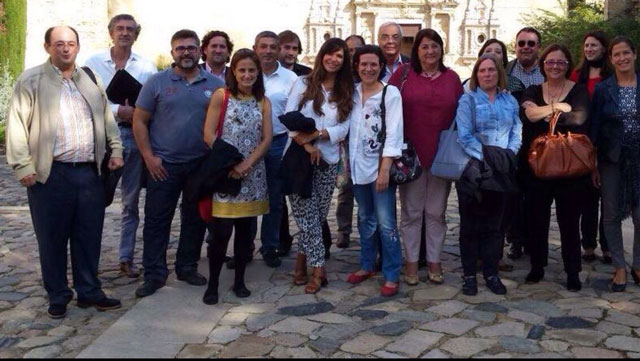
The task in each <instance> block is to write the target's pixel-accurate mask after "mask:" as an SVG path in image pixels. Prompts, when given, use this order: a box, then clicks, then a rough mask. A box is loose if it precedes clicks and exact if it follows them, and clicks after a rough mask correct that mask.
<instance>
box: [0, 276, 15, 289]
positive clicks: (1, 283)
mask: <svg viewBox="0 0 640 361" xmlns="http://www.w3.org/2000/svg"><path fill="white" fill-rule="evenodd" d="M18 283H20V278H18V277H16V276H4V277H0V288H2V287H6V286H13V285H16V284H18Z"/></svg>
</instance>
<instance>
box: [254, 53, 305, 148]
mask: <svg viewBox="0 0 640 361" xmlns="http://www.w3.org/2000/svg"><path fill="white" fill-rule="evenodd" d="M297 78H298V76H297V75H296V73H294V72H292V71H291V70H289V69H286V68H285V67H284V66H282V65H280V63H278V68H277V69H276V70H275V71H274V72H273V73H271V74H269V75H266V74H264V73H262V79H263V80H264V89H265V95H266V96H267V98H269V100H270V101H271V124H273V135H274V136H275V135H278V134H284V133H286V132H287V128H286V127H285V126H284V125H282V123H280V118H279V117H280V116H281V115H282V114H284V113H285V108H286V107H287V99H288V97H289V91H291V86H292V85H293V83H294V82H295V81H296V79H297ZM296 109H297V108H296Z"/></svg>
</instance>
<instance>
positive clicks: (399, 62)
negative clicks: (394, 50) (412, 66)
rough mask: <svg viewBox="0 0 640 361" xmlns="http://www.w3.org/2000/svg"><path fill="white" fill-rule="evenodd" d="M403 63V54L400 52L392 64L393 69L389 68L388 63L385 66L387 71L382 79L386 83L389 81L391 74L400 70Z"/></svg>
mask: <svg viewBox="0 0 640 361" xmlns="http://www.w3.org/2000/svg"><path fill="white" fill-rule="evenodd" d="M402 64H404V63H403V62H402V55H400V54H398V58H397V59H396V61H394V62H393V64H391V70H389V66H388V65H387V66H385V68H384V70H385V71H386V73H385V74H384V76H383V77H382V81H383V82H385V83H386V82H388V81H389V78H391V75H393V73H395V72H396V70H398V68H399V67H400V65H402Z"/></svg>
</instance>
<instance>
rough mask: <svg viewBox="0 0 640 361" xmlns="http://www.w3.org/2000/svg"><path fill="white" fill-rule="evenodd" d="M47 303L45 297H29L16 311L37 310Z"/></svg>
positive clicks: (21, 302) (19, 304)
mask: <svg viewBox="0 0 640 361" xmlns="http://www.w3.org/2000/svg"><path fill="white" fill-rule="evenodd" d="M46 303H47V300H45V299H44V297H29V298H25V299H23V300H22V301H20V303H18V305H17V306H16V309H18V310H28V309H35V308H39V307H42V306H44V305H45V304H46Z"/></svg>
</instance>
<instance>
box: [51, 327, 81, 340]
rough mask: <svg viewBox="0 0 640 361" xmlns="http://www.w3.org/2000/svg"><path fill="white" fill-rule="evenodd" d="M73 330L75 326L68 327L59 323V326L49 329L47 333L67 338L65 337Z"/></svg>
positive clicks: (74, 330)
mask: <svg viewBox="0 0 640 361" xmlns="http://www.w3.org/2000/svg"><path fill="white" fill-rule="evenodd" d="M74 332H76V329H75V328H73V327H69V326H65V325H60V326H58V327H56V328H54V329H52V330H50V331H49V332H47V335H49V336H56V337H64V338H67V337H69V336H71V335H72V334H73V333H74Z"/></svg>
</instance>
